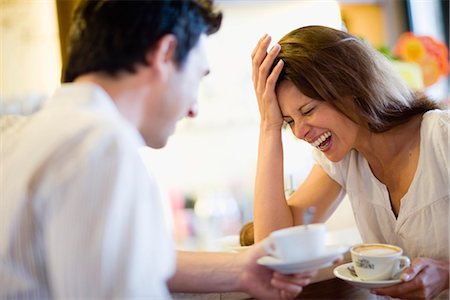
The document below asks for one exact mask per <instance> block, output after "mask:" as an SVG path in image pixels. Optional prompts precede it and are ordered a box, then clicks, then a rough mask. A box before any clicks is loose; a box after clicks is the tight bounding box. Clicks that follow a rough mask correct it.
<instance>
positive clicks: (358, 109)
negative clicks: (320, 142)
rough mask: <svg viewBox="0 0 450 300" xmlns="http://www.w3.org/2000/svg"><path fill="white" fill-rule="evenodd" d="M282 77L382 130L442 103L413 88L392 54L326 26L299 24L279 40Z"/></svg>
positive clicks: (379, 130)
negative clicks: (387, 55) (391, 60)
mask: <svg viewBox="0 0 450 300" xmlns="http://www.w3.org/2000/svg"><path fill="white" fill-rule="evenodd" d="M279 44H280V46H281V51H280V53H279V54H278V57H277V60H276V61H275V64H276V63H277V62H278V59H282V60H283V61H284V67H283V70H282V72H281V74H280V76H279V78H278V83H279V82H281V81H282V80H290V81H291V82H292V83H293V84H294V85H295V86H296V87H297V88H298V89H299V90H300V91H301V92H302V93H303V94H305V95H306V96H308V97H310V98H313V99H316V100H322V101H326V102H328V103H330V104H331V105H333V106H334V107H335V108H336V109H337V110H338V111H340V112H342V113H343V114H345V115H346V116H347V117H348V118H350V119H351V120H353V121H354V122H356V123H358V124H360V125H362V126H364V127H366V128H368V129H370V130H371V131H373V132H383V131H386V130H389V129H391V128H393V127H395V126H397V125H399V124H402V123H405V122H407V121H408V120H409V119H410V118H411V117H413V116H415V115H418V114H422V113H424V112H426V111H428V110H432V109H437V108H439V105H438V104H437V103H436V102H434V101H432V100H431V99H429V98H428V97H427V96H425V95H424V94H422V93H419V92H412V91H411V90H410V89H409V88H408V87H407V86H406V84H405V82H404V81H403V80H402V79H401V78H400V77H399V76H398V75H397V74H396V72H395V71H394V70H393V69H392V67H391V66H390V64H389V62H388V61H387V59H386V58H385V57H384V56H383V55H382V54H380V53H379V52H378V51H376V50H375V49H373V48H372V47H371V46H370V45H368V44H367V43H366V42H364V41H363V40H361V39H359V38H357V37H354V36H352V35H351V34H349V33H346V32H343V31H339V30H335V29H332V28H328V27H324V26H307V27H301V28H298V29H295V30H293V31H291V32H289V33H288V34H287V35H285V36H284V37H283V38H282V39H281V40H280V41H279Z"/></svg>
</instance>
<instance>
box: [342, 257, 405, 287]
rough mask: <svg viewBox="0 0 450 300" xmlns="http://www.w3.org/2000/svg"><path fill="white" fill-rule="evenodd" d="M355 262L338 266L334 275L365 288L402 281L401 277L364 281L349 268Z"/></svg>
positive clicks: (385, 285) (386, 285) (384, 285)
mask: <svg viewBox="0 0 450 300" xmlns="http://www.w3.org/2000/svg"><path fill="white" fill-rule="evenodd" d="M352 264H353V263H351V262H350V263H347V264H343V265H340V266H338V267H336V268H334V271H333V273H334V275H335V276H336V277H337V278H340V279H342V280H345V281H347V282H348V283H350V284H351V285H354V286H356V287H360V288H365V289H376V288H383V287H388V286H391V285H394V284H397V283H400V282H402V281H401V280H400V279H392V280H380V281H363V280H361V279H359V278H358V276H354V275H352V273H350V271H349V270H348V267H351V266H352Z"/></svg>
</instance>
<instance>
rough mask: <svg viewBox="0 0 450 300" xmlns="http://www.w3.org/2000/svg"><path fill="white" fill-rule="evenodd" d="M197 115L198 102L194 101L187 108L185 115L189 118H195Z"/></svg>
mask: <svg viewBox="0 0 450 300" xmlns="http://www.w3.org/2000/svg"><path fill="white" fill-rule="evenodd" d="M197 115H198V103H197V102H195V103H194V104H192V106H191V108H190V109H189V111H188V114H187V116H188V117H189V118H195V117H196V116H197Z"/></svg>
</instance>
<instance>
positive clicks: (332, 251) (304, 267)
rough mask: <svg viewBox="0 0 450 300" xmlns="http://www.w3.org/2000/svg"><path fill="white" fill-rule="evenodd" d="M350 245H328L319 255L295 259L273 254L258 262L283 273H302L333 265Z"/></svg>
mask: <svg viewBox="0 0 450 300" xmlns="http://www.w3.org/2000/svg"><path fill="white" fill-rule="evenodd" d="M348 249H349V247H348V246H336V245H334V246H327V247H326V249H325V253H324V254H323V255H321V256H319V257H316V258H312V259H307V260H301V261H295V262H284V261H282V260H280V259H279V258H276V257H273V256H269V255H268V256H263V257H261V258H260V259H258V261H257V262H258V264H260V265H263V266H266V267H268V268H270V269H272V270H275V271H278V272H280V273H283V274H293V273H301V272H305V271H310V270H318V269H322V268H325V267H328V266H331V265H332V264H333V262H334V261H335V260H336V259H338V258H339V257H340V256H341V255H342V254H344V253H345V252H347V251H348Z"/></svg>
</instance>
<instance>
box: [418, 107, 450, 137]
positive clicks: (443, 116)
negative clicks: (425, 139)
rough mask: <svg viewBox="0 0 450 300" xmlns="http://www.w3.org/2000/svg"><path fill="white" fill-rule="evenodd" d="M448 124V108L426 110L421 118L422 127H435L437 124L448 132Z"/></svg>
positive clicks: (449, 118) (449, 119)
mask: <svg viewBox="0 0 450 300" xmlns="http://www.w3.org/2000/svg"><path fill="white" fill-rule="evenodd" d="M449 125H450V110H448V109H434V110H430V111H427V112H426V113H425V114H424V115H423V118H422V127H423V128H424V129H435V126H438V127H439V128H440V129H442V130H444V131H446V132H448V127H449Z"/></svg>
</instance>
